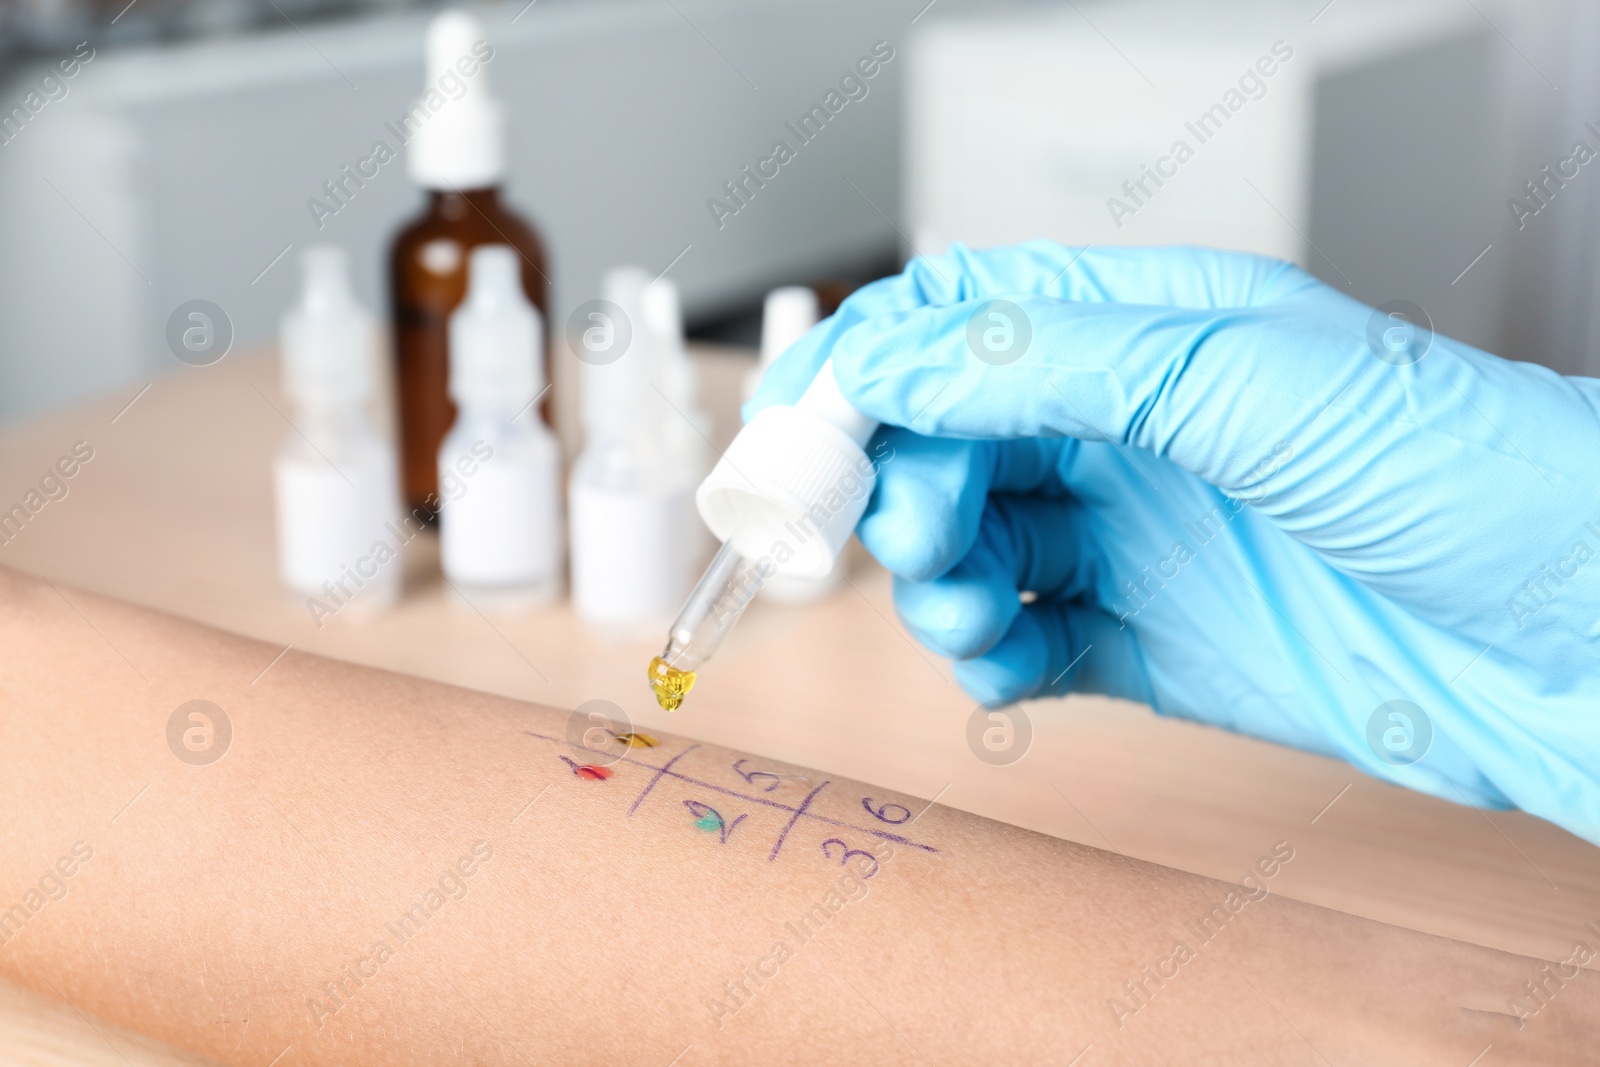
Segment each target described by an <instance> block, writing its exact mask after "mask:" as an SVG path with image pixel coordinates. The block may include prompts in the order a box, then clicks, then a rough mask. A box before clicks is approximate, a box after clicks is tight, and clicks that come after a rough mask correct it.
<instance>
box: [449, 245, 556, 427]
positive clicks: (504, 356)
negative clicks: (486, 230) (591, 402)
mask: <svg viewBox="0 0 1600 1067" xmlns="http://www.w3.org/2000/svg"><path fill="white" fill-rule="evenodd" d="M521 267H522V264H521V262H520V260H519V259H518V256H517V253H516V251H515V250H514V249H512V248H511V247H510V246H509V245H479V246H478V247H477V248H475V249H473V250H472V256H471V258H470V259H469V260H468V261H467V296H466V299H465V300H463V301H462V302H461V306H460V307H458V308H457V309H456V311H455V314H453V315H451V316H450V398H451V399H452V400H454V401H455V402H456V404H457V405H459V406H460V407H462V408H467V409H473V410H482V409H486V408H488V409H500V408H507V407H509V408H510V409H512V410H515V411H521V410H522V409H523V408H525V407H527V406H528V405H529V404H530V403H532V401H533V400H534V398H535V397H537V396H538V395H539V393H540V391H542V390H543V389H544V387H545V381H544V368H543V366H542V365H541V364H540V361H539V358H538V352H539V345H540V341H541V338H542V335H543V331H544V324H543V322H541V321H540V318H539V312H538V309H536V308H535V307H534V306H533V305H532V304H531V303H529V301H528V296H527V294H526V293H525V292H523V289H522V270H521Z"/></svg>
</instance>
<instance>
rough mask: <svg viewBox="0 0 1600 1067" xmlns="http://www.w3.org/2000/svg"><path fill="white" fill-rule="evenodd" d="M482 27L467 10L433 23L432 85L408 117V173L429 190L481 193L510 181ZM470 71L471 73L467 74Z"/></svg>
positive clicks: (429, 56) (429, 48)
mask: <svg viewBox="0 0 1600 1067" xmlns="http://www.w3.org/2000/svg"><path fill="white" fill-rule="evenodd" d="M485 53H487V54H488V55H489V56H490V58H492V57H493V53H492V52H489V51H488V49H487V41H486V39H485V37H484V33H483V27H482V26H481V25H479V23H478V20H477V19H475V18H473V17H472V16H471V15H468V14H467V13H466V12H464V11H445V12H441V13H440V14H438V15H435V16H434V18H433V20H432V21H431V22H429V23H428V37H427V81H426V82H425V83H424V84H423V87H422V96H421V98H420V99H419V100H418V101H417V103H416V104H415V105H413V107H412V109H411V111H410V112H408V113H407V115H406V116H405V120H404V121H406V122H407V124H408V125H409V126H410V127H411V128H412V129H414V130H415V133H413V134H412V137H411V141H410V142H409V144H408V145H407V149H408V151H407V153H406V169H407V171H408V173H410V175H411V180H412V181H414V182H416V183H417V184H418V185H420V186H422V187H423V188H425V189H482V188H484V187H486V186H490V185H498V184H499V183H500V180H501V179H502V178H503V177H505V169H506V145H505V142H506V136H505V113H504V111H503V110H502V109H501V107H500V101H498V100H496V99H495V98H494V96H493V95H491V93H490V87H489V68H488V62H487V61H486V60H485V58H484V55H485ZM468 71H471V72H472V73H471V74H468V73H467V72H468Z"/></svg>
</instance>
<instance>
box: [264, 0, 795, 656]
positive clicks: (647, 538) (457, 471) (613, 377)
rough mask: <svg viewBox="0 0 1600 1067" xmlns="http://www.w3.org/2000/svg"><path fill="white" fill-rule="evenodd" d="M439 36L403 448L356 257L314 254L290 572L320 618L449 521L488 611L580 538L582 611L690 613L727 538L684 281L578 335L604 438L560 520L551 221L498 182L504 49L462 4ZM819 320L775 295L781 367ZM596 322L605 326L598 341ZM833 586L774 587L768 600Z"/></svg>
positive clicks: (425, 140)
mask: <svg viewBox="0 0 1600 1067" xmlns="http://www.w3.org/2000/svg"><path fill="white" fill-rule="evenodd" d="M424 52H425V67H426V78H425V82H424V99H425V101H430V100H431V98H432V97H439V99H438V101H436V102H429V103H428V104H427V109H426V110H427V111H428V117H426V118H425V119H424V120H422V121H421V122H420V125H419V126H418V127H417V128H416V129H415V130H414V131H412V133H411V134H410V139H409V140H408V141H407V143H406V170H407V172H408V174H409V175H410V177H411V179H412V180H413V181H414V182H415V183H416V184H417V185H418V186H420V187H421V188H422V189H423V190H424V191H425V192H426V194H427V200H426V204H425V206H424V209H423V211H422V212H421V214H420V215H419V216H418V217H417V218H415V219H413V220H411V221H410V222H409V223H407V224H406V225H405V226H404V227H403V228H402V229H401V230H400V232H399V233H398V235H397V236H396V238H395V241H394V246H393V249H392V251H391V256H390V270H389V282H390V305H391V311H392V318H393V333H394V364H393V366H394V384H395V394H396V397H395V399H396V401H397V403H396V409H397V414H398V419H397V423H398V425H397V431H398V434H397V436H398V451H397V449H396V448H395V446H394V445H393V444H391V443H390V441H389V440H388V438H386V437H385V436H384V435H383V434H381V433H380V432H379V429H378V426H377V423H376V421H375V420H374V418H373V413H374V410H375V404H376V400H375V393H376V392H377V387H378V382H379V375H378V373H377V372H378V363H377V356H376V344H377V340H378V338H377V330H376V327H375V325H374V323H373V321H372V319H371V318H370V316H368V315H367V314H366V313H365V312H364V311H363V310H362V309H361V307H360V306H359V304H358V303H357V301H356V298H355V294H354V291H353V289H352V288H351V285H350V281H349V278H348V274H347V265H346V263H345V260H344V256H343V253H342V252H340V251H339V250H338V249H334V248H316V249H312V250H310V251H308V252H306V253H304V256H303V267H304V283H303V284H304V288H303V292H302V295H301V298H300V301H299V303H298V304H297V305H296V306H295V308H294V309H292V310H291V311H290V312H289V314H288V315H287V316H286V317H285V319H284V322H283V329H282V342H283V345H282V347H283V356H284V369H285V384H286V390H287V392H288V394H289V397H290V399H291V401H292V402H293V404H294V406H295V408H296V411H297V414H296V429H295V431H294V432H293V433H291V434H290V435H289V438H288V440H287V441H286V442H285V444H284V447H283V449H282V451H281V453H280V455H279V457H278V461H277V471H276V487H277V496H278V543H279V569H280V572H281V574H282V578H283V581H284V582H285V584H287V585H288V586H289V587H291V588H292V589H295V590H297V591H300V592H303V593H304V594H305V595H306V596H307V598H308V599H307V604H308V606H309V607H310V608H311V612H312V614H313V616H314V617H316V619H317V621H318V623H319V624H320V623H321V622H322V621H323V620H324V619H325V618H326V617H327V616H329V615H333V614H338V613H339V612H342V611H343V610H344V609H345V608H346V607H354V608H355V609H356V610H358V611H360V610H362V609H364V608H368V607H376V606H378V605H381V604H384V603H388V602H392V601H393V600H394V599H395V598H396V597H398V595H399V593H400V588H401V570H402V567H401V555H402V551H403V549H404V548H405V546H406V545H408V544H410V543H411V542H412V541H413V540H415V538H416V537H417V536H419V535H420V534H421V533H422V532H423V530H424V529H426V528H428V527H430V526H432V525H434V524H435V523H436V522H437V525H438V527H439V530H440V562H441V567H442V569H443V572H444V576H445V578H446V580H447V581H449V582H450V583H451V585H453V586H454V587H455V588H456V589H457V591H458V592H460V593H461V594H462V595H463V596H465V597H466V598H467V599H468V600H469V601H470V602H471V603H473V604H474V605H481V606H492V607H494V608H497V609H515V608H517V607H523V606H531V605H534V604H538V603H543V602H548V601H549V600H550V599H551V598H553V597H554V596H556V595H557V594H558V593H559V591H560V590H561V588H562V586H563V584H564V582H563V581H562V578H563V574H564V571H565V563H566V562H567V559H568V556H569V554H570V562H571V574H572V590H573V598H574V601H575V603H576V606H577V610H578V612H579V614H580V615H582V616H584V617H585V618H588V619H592V620H594V621H596V622H599V623H604V624H614V625H631V624H634V623H644V622H647V621H648V622H651V623H655V622H657V621H659V620H660V618H661V617H663V616H667V615H670V614H671V613H672V612H674V611H675V610H676V609H677V608H678V607H679V605H680V602H681V601H682V599H683V597H684V596H685V595H686V594H687V592H688V589H689V586H690V583H691V582H692V580H693V576H694V574H695V573H696V572H697V570H698V568H699V565H700V564H701V563H702V562H704V558H705V556H706V554H707V553H708V552H709V551H710V549H711V548H712V546H711V545H710V544H709V543H708V534H707V533H706V532H705V530H704V527H703V526H702V524H701V523H700V520H699V518H698V516H697V514H696V512H695V508H694V499H693V494H694V489H695V487H696V486H697V485H698V484H699V482H700V480H701V478H703V477H704V475H705V474H706V472H707V471H708V470H709V469H710V465H711V459H712V456H711V444H710V434H711V425H710V421H709V419H708V418H707V417H706V415H705V413H704V412H703V411H702V410H701V409H700V405H699V402H698V398H697V396H696V392H697V386H696V381H695V371H694V366H693V364H692V363H691V361H690V359H689V355H688V351H687V349H686V347H685V344H684V337H683V322H682V314H681V311H680V309H679V302H678V294H677V290H676V288H675V287H674V286H673V284H672V283H671V281H670V280H666V279H654V280H653V279H651V278H650V277H649V276H648V275H647V274H645V273H644V272H643V271H640V270H637V269H633V268H620V269H617V270H614V271H612V272H610V273H609V274H608V275H607V277H606V279H605V281H604V284H603V286H602V288H603V290H604V292H603V294H602V295H603V296H604V298H605V301H604V302H602V303H600V304H599V305H598V306H599V307H601V308H602V309H603V310H601V311H597V312H595V313H594V317H595V318H596V319H597V320H600V321H596V322H594V323H593V324H592V330H591V331H587V332H585V334H584V335H583V338H582V341H581V342H580V343H579V344H578V345H577V346H576V347H578V348H580V349H582V350H581V351H579V352H578V355H579V358H580V359H582V360H583V365H582V366H581V368H580V369H581V371H582V375H581V380H580V382H579V385H580V386H581V393H582V401H583V404H582V413H583V418H582V429H583V432H584V436H585V439H586V445H585V448H584V450H583V452H582V453H581V454H580V455H579V457H578V460H577V463H576V464H575V465H574V466H573V469H572V472H571V480H570V487H569V491H568V493H567V494H566V497H565V499H566V504H567V507H568V508H569V509H570V513H569V514H568V513H564V511H563V506H562V505H563V493H562V483H563V478H562V462H561V450H560V447H559V445H558V442H557V440H556V437H555V434H554V433H553V432H552V430H551V418H550V416H551V412H552V411H553V410H554V405H553V404H552V394H551V389H550V385H551V381H550V360H549V341H550V339H549V336H548V328H547V325H546V324H547V318H546V313H547V311H548V303H547V301H548V289H549V280H548V276H547V272H546V269H545V255H544V247H543V244H542V243H541V241H540V239H539V235H538V232H537V230H536V229H535V228H534V227H533V225H532V224H531V223H529V222H528V221H527V220H525V219H524V218H522V217H521V216H520V215H518V214H517V213H516V212H515V211H513V210H512V209H511V208H510V207H509V206H507V205H506V203H505V202H504V200H503V199H502V197H501V193H500V185H501V183H502V181H503V180H504V178H505V173H506V132H505V114H504V110H503V107H502V105H501V103H500V101H499V100H498V99H497V98H496V97H495V96H494V95H493V93H492V92H491V90H490V81H489V71H488V65H489V64H490V62H491V60H492V58H493V55H494V51H493V48H492V47H491V46H490V45H489V44H488V42H487V41H486V40H485V38H484V34H483V28H482V26H481V25H480V24H479V23H478V21H477V20H476V19H474V18H473V17H472V16H470V15H468V14H466V13H464V12H461V11H445V12H441V13H440V14H439V15H437V16H435V17H434V18H433V19H432V20H431V21H430V22H429V25H428V29H427V39H426V42H425V48H424ZM447 80H449V81H451V84H454V85H456V86H462V85H465V88H464V89H463V90H462V91H461V92H460V93H458V94H452V96H451V98H450V99H448V100H446V99H445V98H444V97H442V96H440V95H439V93H438V91H437V88H438V87H439V86H442V85H444V84H445V83H446V81H447ZM816 320H817V306H816V298H815V297H814V296H813V295H812V293H811V291H810V290H807V289H783V290H777V291H775V292H774V293H773V294H772V296H771V297H770V298H769V300H768V311H767V316H766V322H765V325H764V339H763V353H764V360H765V361H766V362H770V360H771V359H772V358H775V357H776V355H777V353H779V352H781V351H782V350H783V349H784V348H787V347H788V345H789V344H790V343H792V342H793V341H794V340H796V339H798V338H799V336H800V335H801V334H803V333H804V332H805V331H806V330H807V329H809V328H810V327H811V325H812V324H814V323H815V322H816ZM591 336H592V337H595V338H598V339H600V340H601V341H602V342H604V343H602V344H601V345H600V346H599V348H598V349H596V348H592V347H591V346H590V345H589V344H588V341H589V340H590V338H591ZM402 501H403V503H402ZM564 533H569V534H570V537H568V536H564ZM824 591H826V584H824V585H817V584H815V583H809V584H798V585H797V584H795V583H793V582H787V583H786V582H783V581H780V580H774V582H773V583H772V588H771V595H772V596H774V597H778V598H784V597H787V598H789V599H797V598H805V597H809V596H813V595H816V594H817V593H820V592H824Z"/></svg>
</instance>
